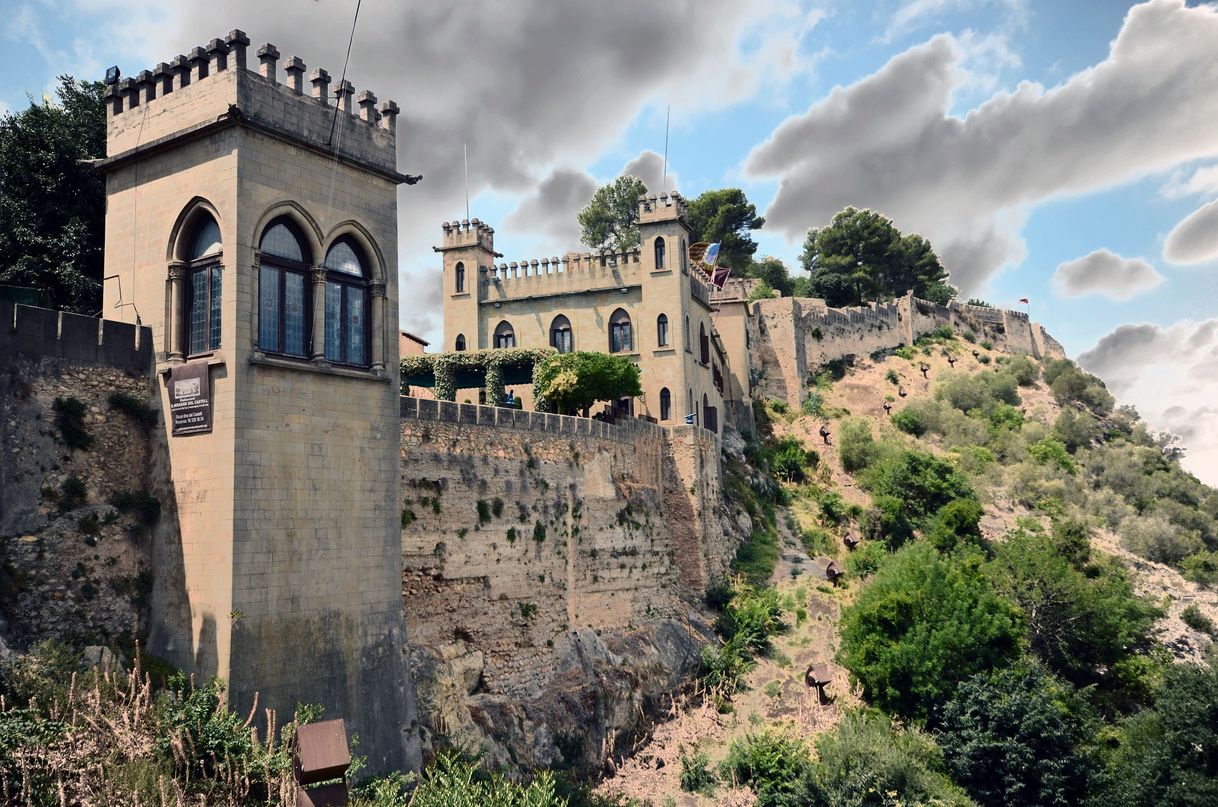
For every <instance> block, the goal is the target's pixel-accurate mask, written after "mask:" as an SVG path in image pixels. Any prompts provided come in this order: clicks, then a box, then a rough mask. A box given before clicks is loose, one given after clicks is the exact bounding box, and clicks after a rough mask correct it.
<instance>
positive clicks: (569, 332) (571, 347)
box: [550, 314, 575, 353]
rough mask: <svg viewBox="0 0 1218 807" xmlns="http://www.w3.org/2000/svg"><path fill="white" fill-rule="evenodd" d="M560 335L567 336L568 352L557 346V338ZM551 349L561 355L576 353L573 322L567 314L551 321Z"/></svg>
mask: <svg viewBox="0 0 1218 807" xmlns="http://www.w3.org/2000/svg"><path fill="white" fill-rule="evenodd" d="M559 320H562V322H561V323H560V322H559ZM559 334H566V350H564V349H563V348H562V347H560V346H559V345H557V344H555V337H556V336H558V335H559ZM550 347H552V348H554V349H555V350H557V351H558V352H559V353H574V352H575V329H574V328H572V327H571V320H570V319H568V318H567V317H566V315H565V314H559V315H558V316H556V317H554V319H553V320H551V321H550Z"/></svg>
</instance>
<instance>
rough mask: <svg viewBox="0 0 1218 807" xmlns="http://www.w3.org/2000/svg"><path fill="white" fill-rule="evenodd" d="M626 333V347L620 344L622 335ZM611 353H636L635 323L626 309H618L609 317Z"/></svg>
mask: <svg viewBox="0 0 1218 807" xmlns="http://www.w3.org/2000/svg"><path fill="white" fill-rule="evenodd" d="M623 332H624V333H625V336H626V338H625V340H622V341H623V342H624V345H623V344H622V343H621V342H619V339H618V336H619V334H620V333H623ZM609 352H610V353H634V352H635V350H634V323H633V321H632V320H631V318H630V312H629V311H627V310H626V309H624V308H618V309H616V310H615V311H614V312H613V313H612V314H610V315H609Z"/></svg>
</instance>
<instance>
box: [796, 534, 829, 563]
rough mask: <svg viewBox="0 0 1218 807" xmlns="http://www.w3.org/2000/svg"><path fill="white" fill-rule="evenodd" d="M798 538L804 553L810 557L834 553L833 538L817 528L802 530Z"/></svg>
mask: <svg viewBox="0 0 1218 807" xmlns="http://www.w3.org/2000/svg"><path fill="white" fill-rule="evenodd" d="M799 538H800V543H802V544H803V547H804V551H805V552H807V553H808V554H809V555H811V556H812V557H816V556H817V555H829V554H832V553H833V551H834V546H833V537H832V536H831V535H829V533H828V532H827V531H825V530H822V529H820V528H818V527H812V528H811V529H806V530H802V531H801V532H800V534H799Z"/></svg>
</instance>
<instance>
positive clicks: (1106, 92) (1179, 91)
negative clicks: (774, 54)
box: [746, 0, 1218, 294]
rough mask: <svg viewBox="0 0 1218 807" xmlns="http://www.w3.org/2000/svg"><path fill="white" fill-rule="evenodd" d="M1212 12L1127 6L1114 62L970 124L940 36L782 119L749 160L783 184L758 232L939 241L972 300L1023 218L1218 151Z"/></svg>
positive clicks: (1002, 102) (1217, 20) (980, 110)
mask: <svg viewBox="0 0 1218 807" xmlns="http://www.w3.org/2000/svg"><path fill="white" fill-rule="evenodd" d="M1215 41H1218V9H1215V8H1214V7H1211V6H1198V7H1192V8H1190V7H1187V6H1186V5H1185V4H1184V2H1183V0H1152V2H1148V3H1145V4H1142V5H1139V6H1135V7H1134V8H1132V9H1131V10H1130V12H1129V14H1128V15H1127V17H1126V19H1125V22H1124V24H1123V26H1122V28H1121V31H1120V33H1119V34H1118V36H1117V38H1116V39H1115V40H1114V41H1113V43H1112V45H1111V47H1110V50H1109V54H1108V56H1107V57H1106V58H1105V59H1104V60H1103V61H1101V62H1100V63H1099V64H1097V65H1095V66H1094V67H1091V68H1088V69H1087V70H1084V71H1082V72H1080V73H1077V74H1075V75H1074V76H1072V77H1070V78H1069V79H1067V80H1066V81H1065V82H1064V83H1062V84H1061V85H1059V86H1057V87H1054V88H1052V89H1049V90H1046V89H1044V88H1042V87H1040V86H1037V85H1035V84H1031V83H1027V82H1025V83H1022V84H1020V85H1019V87H1018V88H1017V89H1016V90H1015V91H1014V92H999V93H997V94H995V95H994V96H993V97H992V98H990V99H989V100H988V101H986V102H985V103H984V104H982V105H980V106H979V107H977V108H976V109H973V110H972V111H971V112H969V113H968V114H967V115H966V116H965V117H964V118H962V119H961V118H955V117H951V116H950V114H949V109H950V106H951V101H952V97H953V93H954V92H956V91H957V90H958V88H959V87H961V86H962V85H963V83H964V82H965V81H967V74H966V73H965V70H964V68H962V59H963V58H964V52H963V48H962V45H961V41H960V40H959V39H957V38H955V37H953V36H951V35H940V36H936V37H934V38H933V39H931V40H929V41H928V42H925V43H923V44H921V45H918V46H916V47H913V48H910V49H909V50H907V51H905V52H904V53H901V54H899V55H897V56H895V57H893V58H892V59H891V60H890V61H889V62H888V64H886V65H885V66H884V67H882V68H881V69H880V70H879V71H878V72H876V73H874V74H873V75H871V76H868V77H866V78H864V79H862V80H860V81H858V82H856V83H855V84H852V85H850V86H848V87H844V88H843V87H838V88H836V89H834V90H833V91H832V92H831V93H830V94H829V95H828V97H826V98H825V99H823V100H821V101H818V102H817V103H815V104H814V105H813V106H812V107H811V108H809V109H808V111H807V112H805V113H803V114H801V115H796V116H793V117H791V118H788V119H787V120H786V121H784V122H783V123H782V124H781V125H780V126H779V127H778V128H777V129H776V130H775V131H774V133H773V134H772V135H771V137H770V138H769V139H768V140H767V141H766V142H765V143H763V144H761V145H759V146H758V147H757V148H755V149H754V150H753V152H752V154H750V155H749V157H748V160H747V162H746V170H747V171H748V172H749V174H750V175H752V176H754V177H778V178H779V180H780V186H779V191H778V194H777V196H776V198H775V199H774V202H773V203H772V204H771V205H770V208H769V209H768V210H767V211H766V222H767V226H768V228H769V229H771V230H776V231H779V232H781V233H782V234H784V235H785V236H786V237H787V238H788V239H789V240H791V241H796V240H797V239H799V238H801V237H802V236H803V233H804V231H805V230H806V229H807V228H808V227H809V226H817V225H822V224H824V223H827V222H828V221H829V219H830V218H831V217H832V216H833V214H834V213H835V212H837V211H838V210H840V209H841V208H843V207H845V206H847V205H855V206H859V207H870V208H872V209H875V210H879V211H882V212H883V213H885V214H886V215H888V216H890V217H892V218H893V219H894V221H895V222H896V224H897V226H898V227H900V228H901V229H902V230H915V231H918V232H921V233H923V234H924V235H926V236H927V237H928V238H930V239H931V240H932V242H933V243H934V244H935V247H936V249H937V251H938V252H939V253H940V255H941V256H942V257H943V259H944V263H945V264H946V266H947V267H948V269H949V270H950V271H951V272H952V279H953V282H955V283H957V284H958V285H960V286H961V287H962V288H963V290H964V292H965V293H966V294H968V293H970V292H971V291H974V290H977V289H979V288H981V287H982V286H983V285H984V283H985V281H986V280H987V279H988V278H989V277H991V276H992V275H993V274H994V273H996V272H997V271H998V270H999V269H1000V268H1001V267H1002V266H1003V265H1007V264H1010V263H1012V262H1014V261H1017V260H1020V259H1021V258H1022V255H1023V253H1024V245H1023V241H1022V238H1021V236H1020V229H1021V228H1022V224H1023V220H1024V218H1025V217H1026V215H1027V212H1028V210H1030V209H1031V207H1033V206H1035V205H1036V204H1039V203H1041V202H1044V201H1045V200H1048V199H1051V198H1054V197H1059V196H1064V195H1070V194H1082V193H1088V192H1091V191H1095V190H1098V189H1102V188H1106V187H1112V186H1116V185H1119V184H1121V183H1124V182H1127V181H1129V180H1131V179H1134V178H1137V177H1141V176H1145V175H1148V174H1152V173H1155V172H1160V171H1164V170H1167V169H1170V168H1172V167H1174V166H1177V165H1179V164H1181V163H1183V162H1187V161H1191V160H1196V159H1199V158H1203V157H1206V156H1212V155H1215V154H1218V128H1216V127H1214V126H1213V123H1212V122H1213V121H1214V120H1216V119H1218V60H1215V59H1214V58H1213V43H1214V42H1215Z"/></svg>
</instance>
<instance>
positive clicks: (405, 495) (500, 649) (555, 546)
mask: <svg viewBox="0 0 1218 807" xmlns="http://www.w3.org/2000/svg"><path fill="white" fill-rule="evenodd" d="M401 412H402V418H401V473H402V485H401V491H402V501H401V524H402V529H401V543H402V555H403V558H404V565H405V573H404V577H403V589H404V595H405V602H406V612H407V617H406V619H407V626H408V631H409V633H410V636H411V641H412V643H413V644H415V645H417V646H422V647H428V648H433V649H437V652H449V651H447V650H445V648H448V647H449V646H450V645H453V644H454V643H458V642H459V643H460V644H461V645H462V646H463V647H465V648H467V649H475V650H476V651H477V652H479V653H480V654H481V662H480V663H481V667H480V671H479V676H480V679H479V680H480V683H479V684H478V691H483V692H488V693H506V694H511V695H518V696H522V697H524V696H529V695H535V694H536V693H537V692H538V691H540V689H541V688H543V687H544V686H546V685H547V684H548V683H549V681H550V679H551V678H552V676H553V675H554V674H555V667H554V664H555V651H554V647H555V645H556V644H562V642H563V640H564V637H567V636H568V635H569V634H570V633H571V632H573V631H577V630H584V629H590V630H593V631H600V630H602V629H623V628H626V627H627V626H629V625H634V624H642V623H643V622H645V621H650V620H656V619H662V618H666V617H672V616H673V615H675V614H677V613H678V611H679V603H680V599H681V597H682V596H683V595H689V594H690V593H691V592H697V591H699V590H700V589H701V588H703V587H704V586H705V585H706V584H707V583H708V582H709V581H710V580H712V579H718V578H720V577H721V576H722V575H723V574H724V572H725V570H726V567H727V563H728V562H729V561H730V558H731V556H732V554H733V553H734V551H735V547H734V545H733V546H730V547H729V546H727V544H728V543H729V541H728V539H726V538H724V537H723V533H722V528H721V526H720V525H719V524H718V523H717V521H715V520H714V516H713V513H715V512H716V508H717V504H716V503H717V500H718V498H717V497H718V495H719V457H718V447H717V443H716V440H715V437H714V435H713V434H710V433H709V432H706V431H705V430H704V429H697V428H692V427H680V428H678V429H671V430H670V429H664V428H661V427H657V426H653V425H650V424H647V423H645V422H640V421H622V422H619V423H618V424H615V425H609V424H606V423H602V422H599V421H593V420H589V419H586V418H574V417H563V416H558V415H546V414H541V413H536V412H519V411H516V410H511V409H501V408H495V407H486V406H475V405H464V404H454V403H448V402H435V401H428V400H420V399H414V398H402V399H401ZM691 485H694V486H695V487H696V488H697V491H696V493H691V492H690V486H691ZM678 494H680V495H678ZM678 505H679V506H678ZM694 513H697V514H698V515H697V516H696V517H694V516H693V514H694ZM466 652H468V650H467V651H466Z"/></svg>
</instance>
